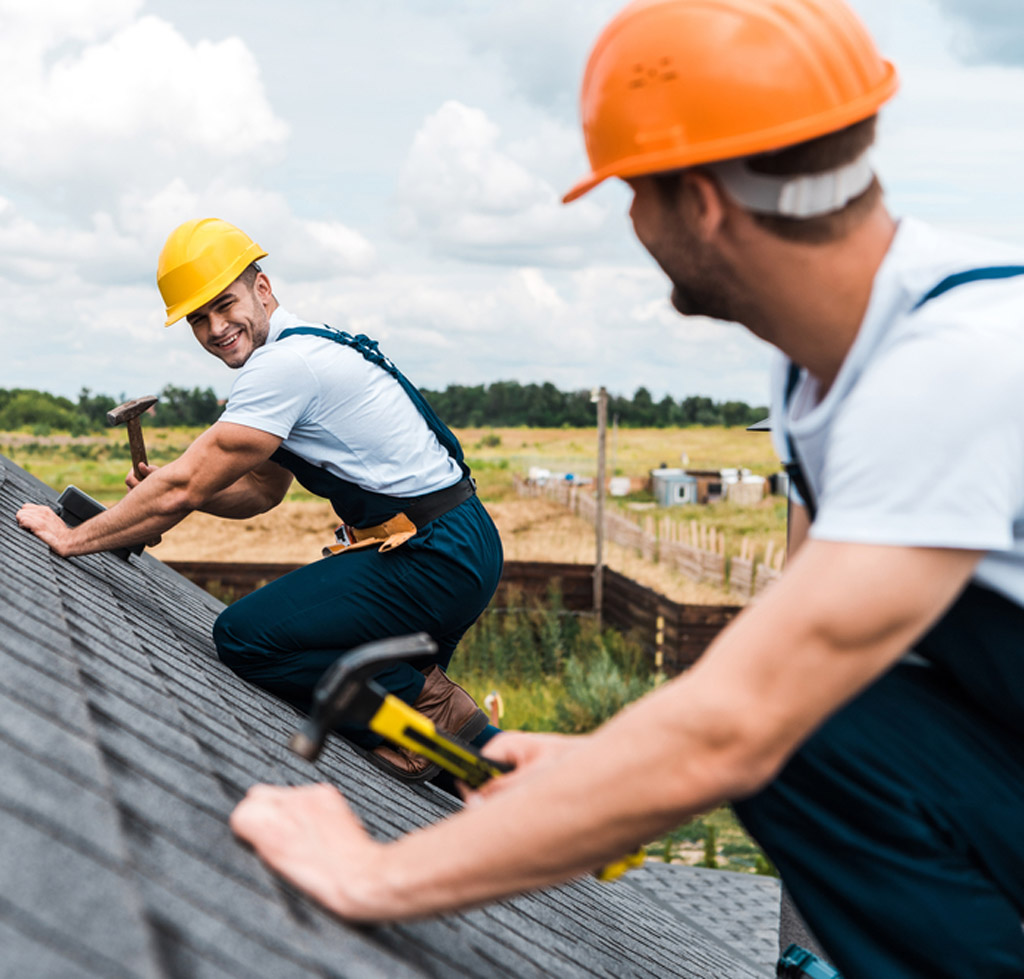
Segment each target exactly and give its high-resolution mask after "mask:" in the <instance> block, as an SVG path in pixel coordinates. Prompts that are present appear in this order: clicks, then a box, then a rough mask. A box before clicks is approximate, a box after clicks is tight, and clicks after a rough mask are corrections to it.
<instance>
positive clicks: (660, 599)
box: [167, 561, 742, 676]
mask: <svg viewBox="0 0 1024 979" xmlns="http://www.w3.org/2000/svg"><path fill="white" fill-rule="evenodd" d="M167 564H168V566H169V567H170V568H172V569H174V570H175V571H177V572H178V573H179V574H182V575H184V576H185V577H186V578H189V579H190V580H191V581H194V582H195V583H196V584H198V585H200V586H201V587H203V588H206V589H207V590H208V591H210V592H211V593H212V594H214V595H216V596H217V597H218V598H220V599H221V600H222V601H233V600H234V599H236V598H241V597H242V596H243V595H247V594H249V592H251V591H254V590H255V589H256V588H259V587H261V586H262V585H265V584H266V583H267V582H269V581H273V580H274V579H275V578H278V577H280V576H281V575H283V574H287V573H288V572H289V571H294V570H295V569H296V568H299V567H301V565H298V564H233V563H230V562H220V561H168V562H167ZM602 580H603V582H604V594H603V614H604V621H605V623H606V624H607V625H609V626H611V627H613V628H615V629H618V630H619V631H620V632H623V633H629V634H631V635H632V636H634V637H635V638H636V639H637V640H638V641H640V642H641V643H642V644H643V645H644V647H645V648H646V649H647V650H648V652H649V653H650V655H651V657H652V660H653V662H654V663H655V665H656V666H658V667H659V668H661V669H662V670H664V672H665V673H667V674H668V675H670V676H672V675H674V674H676V673H678V672H680V671H681V670H683V669H685V668H686V667H687V666H689V665H690V664H692V663H694V662H695V661H696V660H697V658H698V657H699V656H700V655H701V653H703V652H704V650H705V649H706V648H707V646H708V644H709V643H710V642H711V640H712V639H714V638H715V636H717V635H718V633H719V632H720V631H721V630H722V629H723V628H724V627H725V626H726V625H727V624H728V623H729V622H730V621H732V619H733V618H735V617H736V615H737V614H738V613H739V612H740V611H741V609H742V606H739V605H687V604H683V603H680V602H673V601H671V600H670V599H667V598H665V596H664V595H659V594H658V593H657V592H656V591H654V590H653V589H651V588H646V587H644V586H643V585H640V584H638V583H637V582H635V581H633V580H632V579H630V578H627V577H625V576H624V575H621V574H619V573H618V572H616V571H612V570H611V569H610V568H605V569H604V575H603V579H602ZM593 583H594V566H593V565H592V564H565V563H556V562H549V561H506V562H505V569H504V572H503V573H502V576H501V583H500V584H499V585H498V591H497V593H496V594H495V596H494V599H493V601H492V602H491V607H492V608H495V607H497V608H507V607H509V604H510V603H514V602H515V599H516V597H517V596H521V597H522V598H531V599H532V598H537V599H542V598H544V597H545V596H546V595H547V594H548V592H549V590H550V589H551V588H552V587H553V586H557V587H558V589H559V591H560V592H561V595H562V604H563V605H564V607H565V608H566V609H567V610H569V611H572V612H590V611H591V610H592V609H593V607H594V599H593Z"/></svg>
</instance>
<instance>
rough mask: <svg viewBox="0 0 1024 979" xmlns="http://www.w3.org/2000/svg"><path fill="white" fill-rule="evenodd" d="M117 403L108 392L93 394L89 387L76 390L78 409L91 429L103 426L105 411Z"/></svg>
mask: <svg viewBox="0 0 1024 979" xmlns="http://www.w3.org/2000/svg"><path fill="white" fill-rule="evenodd" d="M119 403H120V402H118V401H115V400H114V399H113V398H112V397H110V395H109V394H93V393H92V391H91V390H90V389H89V388H82V390H81V391H79V392H78V411H79V413H80V414H81V415H82V416H83V417H84V418H85V419H86V420H87V421H88V423H89V425H90V426H91V427H92V428H93V429H100V428H105V427H106V425H107V412H108V411H110V409H111V408H116V407H117V405H118V404H119Z"/></svg>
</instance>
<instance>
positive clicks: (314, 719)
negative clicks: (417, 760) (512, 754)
mask: <svg viewBox="0 0 1024 979" xmlns="http://www.w3.org/2000/svg"><path fill="white" fill-rule="evenodd" d="M436 652H437V644H436V643H435V642H434V640H433V639H431V638H430V636H428V635H427V634H426V633H425V632H417V633H414V634H413V635H410V636H396V637H395V638H393V639H380V640H378V641H376V642H369V643H366V644H364V645H362V646H358V647H356V649H354V650H353V651H352V652H350V653H346V654H345V655H344V656H342V657H341V658H340V659H338V660H337V661H336V662H335V664H334V665H333V666H332V667H331V668H330V669H329V670H328V671H327V672H326V673H325V674H324V675H323V676H322V677H321V678H320V680H319V681H318V682H317V685H316V688H315V689H314V691H313V710H312V713H311V715H310V717H309V720H308V721H307V722H306V724H305V725H304V726H303V728H302V730H301V731H296V732H295V733H294V734H293V735H292V736H291V739H290V740H289V742H288V747H289V748H291V749H292V751H294V752H295V753H296V754H297V755H300V756H301V757H303V758H305V759H306V760H307V761H316V759H317V758H318V757H319V755H320V750H321V749H322V748H323V744H324V741H325V740H326V738H327V735H328V733H329V732H330V731H331V729H332V728H334V727H336V726H337V725H338V724H346V725H365V726H366V727H368V728H369V729H370V730H371V731H374V732H375V733H377V734H380V735H382V736H383V737H385V738H387V739H388V740H389V741H391V742H393V743H394V744H397V745H401V746H402V747H403V748H408V749H409V750H410V751H415V752H416V753H417V754H420V755H422V756H423V757H424V758H429V759H430V760H431V761H433V762H436V763H437V764H438V765H440V766H441V767H442V768H443V769H444V770H445V771H446V772H449V773H450V774H452V775H454V776H455V777H456V778H458V779H461V780H462V781H463V782H465V783H466V784H467V785H468V786H470V788H474V789H477V788H479V787H480V786H481V785H483V784H484V782H486V781H487V780H488V779H491V778H495V777H496V776H498V775H502V774H504V773H505V772H510V771H512V769H513V767H514V766H513V765H511V764H509V763H508V762H503V761H496V760H494V759H493V758H485V757H484V756H483V755H482V754H480V752H479V751H478V750H477V749H476V748H475V747H473V745H471V744H467V743H466V742H465V741H462V740H461V739H459V738H456V737H453V736H452V735H450V734H448V733H446V732H444V731H438V730H437V728H436V727H435V726H434V722H433V721H432V720H431V719H430V718H429V717H425V716H424V715H423V714H421V713H420V712H419V711H417V710H414V709H413V708H412V707H410V706H409V705H408V704H407V703H405V701H403V700H399V699H398V698H397V697H396V696H395V695H394V694H390V693H387V692H386V691H385V690H384V689H383V688H382V687H381V686H380V685H379V684H377V683H375V682H374V681H373V680H372V679H370V676H371V674H374V673H379V672H380V671H381V669H382V668H383V667H385V666H388V665H390V664H391V663H395V662H398V661H400V660H409V659H416V658H417V657H421V656H432V655H433V654H434V653H436ZM643 862H644V852H643V850H642V849H638V850H636V851H635V852H634V853H630V854H628V855H627V856H624V857H622V858H621V859H619V860H615V861H613V862H612V863H609V864H606V865H605V866H604V867H599V868H598V869H597V870H595V871H594V876H595V877H597V879H598V880H602V881H610V880H616V879H617V878H619V877H621V876H622V874H624V873H625V872H626V871H627V870H629V869H631V868H632V867H639V866H640V865H641V864H642V863H643Z"/></svg>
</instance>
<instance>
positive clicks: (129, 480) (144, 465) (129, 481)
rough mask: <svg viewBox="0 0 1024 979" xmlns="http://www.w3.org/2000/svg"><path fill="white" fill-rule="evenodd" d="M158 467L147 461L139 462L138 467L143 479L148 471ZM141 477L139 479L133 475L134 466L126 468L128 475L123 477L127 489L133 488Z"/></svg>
mask: <svg viewBox="0 0 1024 979" xmlns="http://www.w3.org/2000/svg"><path fill="white" fill-rule="evenodd" d="M159 468H160V467H159V466H151V465H150V464H149V463H148V462H140V463H139V469H140V471H141V472H142V479H145V478H146V477H147V476H148V475H150V473H155V472H156V471H157V470H158V469H159ZM142 479H139V477H138V476H136V475H135V467H134V466H132V468H131V469H129V470H128V475H127V476H125V478H124V484H125V486H127V487H128V489H135V487H136V486H138V485H139V483H141V482H142Z"/></svg>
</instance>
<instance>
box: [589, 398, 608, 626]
mask: <svg viewBox="0 0 1024 979" xmlns="http://www.w3.org/2000/svg"><path fill="white" fill-rule="evenodd" d="M591 401H596V402H597V513H596V514H595V516H594V533H595V537H596V553H595V555H594V616H595V617H596V618H597V626H598V628H600V627H601V611H602V605H603V604H604V483H605V479H604V470H605V442H606V441H607V437H608V392H607V391H606V390H605V388H604V386H602V387H600V388H598V389H597V392H596V394H595V395H591Z"/></svg>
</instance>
